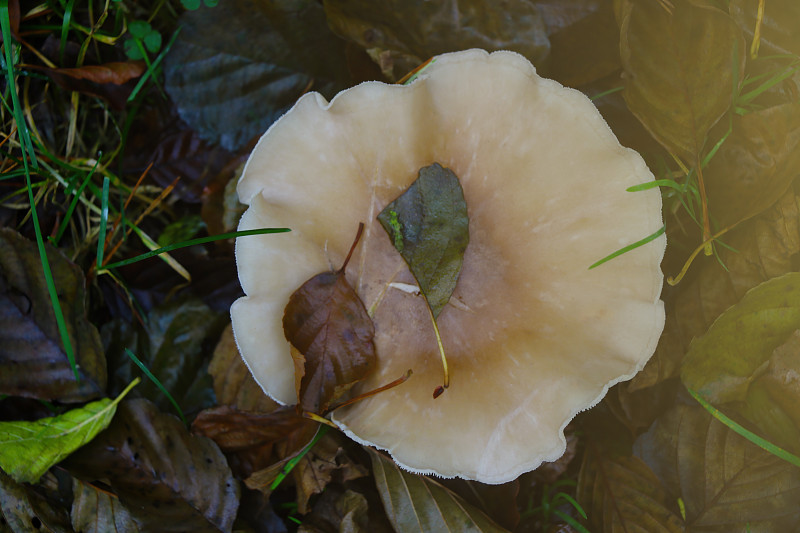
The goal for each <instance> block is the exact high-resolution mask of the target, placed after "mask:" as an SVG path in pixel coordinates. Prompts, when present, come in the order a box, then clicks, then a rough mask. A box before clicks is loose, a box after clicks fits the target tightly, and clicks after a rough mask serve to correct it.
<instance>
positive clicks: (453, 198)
mask: <svg viewBox="0 0 800 533" xmlns="http://www.w3.org/2000/svg"><path fill="white" fill-rule="evenodd" d="M378 221H379V222H380V223H381V226H383V229H385V230H386V233H388V234H389V237H390V238H391V240H392V244H393V245H394V247H395V249H397V251H398V252H400V255H401V256H402V257H403V259H404V260H405V262H406V264H408V268H409V269H410V270H411V273H412V274H413V275H414V278H415V279H416V280H417V283H419V289H420V292H421V293H422V295H423V296H424V297H425V301H426V302H427V304H428V308H429V309H430V311H431V318H432V320H433V327H434V329H435V330H436V338H437V341H438V342H439V350H440V353H441V356H442V364H443V366H444V373H445V378H444V387H443V388H441V387H440V388H437V389H436V392H434V398H436V397H437V396H439V394H441V393H442V392H443V389H446V388H447V387H448V385H449V376H448V372H447V361H446V359H445V355H444V350H443V348H442V345H441V340H440V338H439V331H438V327H437V325H436V318H437V317H438V316H439V313H441V312H442V309H444V306H445V305H447V302H449V301H450V296H452V295H453V291H454V290H455V288H456V283H457V282H458V275H459V274H460V273H461V266H462V264H463V263H464V252H465V251H466V249H467V245H468V244H469V217H468V216H467V202H466V200H464V190H463V189H462V188H461V183H460V182H459V181H458V177H457V176H456V175H455V173H454V172H453V171H452V170H450V169H448V168H445V167H443V166H441V165H440V164H439V163H433V164H432V165H429V166H427V167H423V168H421V169H420V170H419V176H418V177H417V179H416V181H414V183H412V184H411V186H410V187H409V188H408V189H407V190H406V192H404V193H403V194H401V195H400V196H399V197H398V198H397V199H395V200H394V201H393V202H392V203H390V204H389V205H387V206H386V207H385V208H384V209H383V211H381V213H380V214H379V215H378Z"/></svg>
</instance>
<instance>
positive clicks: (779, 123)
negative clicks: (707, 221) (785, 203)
mask: <svg viewBox="0 0 800 533" xmlns="http://www.w3.org/2000/svg"><path fill="white" fill-rule="evenodd" d="M798 169H800V103H798V102H795V103H789V104H783V105H778V106H774V107H769V108H767V109H764V110H761V111H755V112H752V113H748V114H746V115H745V116H743V117H738V116H737V117H735V118H734V121H733V131H732V133H731V135H730V137H728V139H726V140H725V142H724V143H723V145H722V147H721V148H720V150H719V151H718V152H717V154H716V155H715V156H714V158H713V159H712V160H711V162H710V164H709V165H708V169H707V171H706V172H705V180H706V181H705V184H706V191H707V193H708V202H709V210H710V212H711V213H712V214H713V215H714V216H715V217H716V218H717V219H718V221H719V227H720V228H724V227H727V226H730V225H732V224H734V223H737V222H740V221H742V220H745V219H748V218H750V217H752V216H754V215H757V214H759V213H761V212H762V211H764V210H766V209H768V208H769V207H770V206H772V204H774V203H775V202H776V201H777V200H778V199H779V198H780V197H781V196H782V195H783V194H784V193H785V192H786V190H787V189H788V188H789V187H790V185H791V183H792V181H793V180H794V179H795V178H796V177H797V176H798V174H800V170H798Z"/></svg>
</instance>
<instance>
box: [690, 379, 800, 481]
mask: <svg viewBox="0 0 800 533" xmlns="http://www.w3.org/2000/svg"><path fill="white" fill-rule="evenodd" d="M687 390H688V391H689V394H691V395H692V397H693V398H694V399H695V400H697V402H698V403H699V404H700V405H702V406H703V407H704V408H705V410H706V411H708V412H709V413H711V416H713V417H714V418H716V419H717V420H719V421H720V422H722V423H723V424H725V425H726V426H728V427H729V428H731V429H732V430H733V431H735V432H736V433H738V434H739V435H741V436H742V437H744V438H746V439H747V440H749V441H750V442H752V443H753V444H755V445H756V446H758V447H759V448H762V449H764V450H766V451H768V452H769V453H771V454H772V455H775V456H776V457H780V458H781V459H783V460H784V461H786V462H787V463H790V464H793V465H794V466H797V467H800V457H797V456H796V455H794V454H792V453H790V452H787V451H786V450H784V449H783V448H781V447H779V446H776V445H775V444H772V443H771V442H770V441H768V440H766V439H764V438H762V437H759V436H758V435H756V434H755V433H753V432H752V431H750V430H749V429H745V428H744V427H742V426H741V425H740V424H738V423H737V422H736V421H734V420H732V419H731V418H728V417H727V416H725V415H724V414H723V413H722V412H721V411H720V410H719V409H717V408H716V407H714V406H713V405H711V404H710V403H708V402H707V401H706V400H705V399H704V398H703V397H702V396H700V395H699V394H698V393H697V391H694V390H692V389H690V388H688V387H687Z"/></svg>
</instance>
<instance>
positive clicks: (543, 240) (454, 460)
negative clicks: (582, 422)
mask: <svg viewBox="0 0 800 533" xmlns="http://www.w3.org/2000/svg"><path fill="white" fill-rule="evenodd" d="M434 162H438V163H440V164H442V165H443V166H446V167H448V168H450V169H451V170H453V172H455V174H456V175H457V176H458V178H459V179H460V181H461V185H462V187H463V190H464V195H465V198H466V202H467V209H468V213H469V227H470V243H469V246H468V247H467V249H466V252H465V255H464V264H463V267H462V270H461V274H460V277H459V279H458V283H457V285H456V289H455V292H454V293H453V296H452V298H451V300H450V303H448V304H447V306H445V308H444V309H443V310H442V312H441V314H440V315H439V317H438V321H437V322H438V324H439V329H440V331H441V335H442V340H443V344H444V347H445V350H446V353H447V358H448V364H449V366H450V376H451V385H450V388H449V389H448V390H447V391H446V392H445V393H444V394H442V395H441V396H440V397H439V398H437V399H435V400H434V399H433V397H432V393H433V390H434V389H435V388H436V387H437V386H438V385H441V382H442V367H441V360H440V357H439V353H438V350H437V345H436V340H435V336H434V332H433V328H432V326H431V323H430V317H429V315H428V311H427V310H426V308H425V303H424V300H423V299H422V297H420V296H419V295H415V294H413V293H410V292H408V291H406V290H403V285H394V284H415V281H414V278H413V276H412V275H411V273H410V272H409V269H408V267H407V266H406V264H405V263H404V261H403V259H402V258H401V256H400V254H399V253H398V252H397V251H396V250H395V249H394V247H393V246H392V243H391V242H390V239H389V237H388V235H387V234H386V232H385V231H384V230H383V228H382V227H381V226H380V224H379V223H378V221H377V220H376V217H377V215H378V214H379V213H380V212H381V210H382V209H383V208H384V207H385V206H386V205H387V204H389V203H390V202H391V201H392V200H394V199H395V198H397V197H398V196H399V195H400V194H402V193H403V192H404V191H405V190H406V189H407V188H408V187H409V185H410V184H411V183H412V182H413V181H414V180H415V179H416V178H417V174H418V171H419V169H420V168H421V167H424V166H427V165H430V164H432V163H434ZM652 179H653V176H652V174H651V173H650V171H649V170H648V168H647V166H646V165H645V163H644V161H643V160H642V158H641V157H640V156H639V154H637V153H636V152H634V151H633V150H630V149H627V148H624V147H622V146H621V145H620V144H619V142H618V141H617V139H616V137H615V136H614V134H613V133H612V132H611V130H610V128H609V127H608V126H607V124H606V123H605V121H604V120H603V118H602V117H601V116H600V113H599V112H598V111H597V109H596V108H595V107H594V105H593V104H592V103H591V102H590V101H589V99H588V98H586V97H585V96H584V95H583V94H581V93H580V92H578V91H576V90H573V89H569V88H565V87H563V86H561V85H560V84H558V83H557V82H555V81H552V80H547V79H544V78H541V77H539V76H538V75H537V74H536V71H535V69H534V67H533V66H532V65H531V64H530V63H529V62H528V61H527V60H526V59H524V58H523V57H522V56H520V55H518V54H515V53H512V52H495V53H492V54H488V53H486V52H484V51H482V50H468V51H464V52H455V53H451V54H445V55H442V56H439V57H437V58H436V59H435V61H434V62H433V63H432V64H430V65H429V66H428V67H427V68H426V69H425V70H424V71H422V73H421V74H420V75H419V76H418V77H417V79H416V80H414V81H413V82H412V83H410V84H409V85H405V86H400V85H387V84H384V83H380V82H366V83H362V84H361V85H358V86H356V87H353V88H351V89H348V90H346V91H343V92H342V93H340V94H338V95H337V96H336V97H335V98H334V99H333V100H332V101H331V102H330V103H328V102H327V101H326V100H325V99H324V98H323V97H322V96H321V95H319V94H317V93H308V94H306V95H304V96H303V97H302V98H300V99H299V100H298V102H297V103H296V105H295V106H294V107H293V108H292V110H291V111H289V112H288V113H287V114H286V115H284V116H283V117H282V118H281V119H280V120H278V121H277V122H276V123H275V124H273V126H272V127H271V128H270V129H269V130H268V131H267V133H265V134H264V136H263V137H262V138H261V140H260V142H259V143H258V145H257V146H256V148H255V150H254V151H253V153H252V155H251V156H250V159H249V161H248V163H247V165H246V167H245V171H244V174H243V176H242V178H241V180H240V182H239V186H238V193H239V198H240V200H241V201H242V202H243V203H245V204H247V205H249V208H248V209H247V211H246V212H245V214H244V216H243V217H242V220H241V223H240V226H239V229H241V230H246V229H253V228H261V227H289V228H291V229H292V231H291V232H290V233H284V234H272V235H259V236H248V237H243V238H239V239H238V240H237V244H236V260H237V265H238V269H239V277H240V281H241V284H242V288H243V289H244V292H245V293H246V296H245V297H243V298H240V299H239V300H237V301H236V302H235V303H234V305H233V306H232V308H231V315H232V319H233V327H234V332H235V336H236V341H237V344H238V346H239V349H240V351H241V353H242V356H243V358H244V360H245V362H246V363H247V365H248V367H249V368H250V370H251V372H252V373H253V376H254V377H255V379H256V381H257V382H258V383H259V384H260V385H261V387H262V388H263V389H264V391H265V392H266V393H267V394H269V396H271V397H272V398H274V399H275V400H277V401H278V402H281V403H284V404H292V403H296V402H297V397H296V392H295V388H294V383H295V381H294V365H293V361H292V357H291V356H290V345H289V343H288V342H287V341H286V339H285V338H284V334H283V330H282V326H281V320H282V317H283V311H284V307H285V306H286V304H287V302H288V300H289V296H290V295H291V294H292V293H293V292H294V291H295V290H296V289H297V288H298V287H300V285H301V284H303V283H304V282H305V281H306V280H308V279H309V278H311V277H312V276H314V275H316V274H318V273H320V272H323V271H326V270H331V269H337V268H339V266H340V265H341V263H342V261H343V259H344V257H345V255H346V254H347V252H348V250H349V248H350V245H351V244H352V240H353V237H354V235H355V232H356V229H357V226H358V224H359V222H364V223H365V224H366V228H365V232H364V236H363V237H362V240H361V242H360V244H359V245H358V248H357V249H356V252H355V254H354V256H353V259H352V260H351V262H350V264H349V266H348V267H347V278H348V280H349V281H350V283H351V285H352V286H353V287H354V288H355V290H356V291H357V293H358V295H359V296H360V297H361V299H362V301H363V302H364V304H365V306H366V308H367V309H368V310H370V311H371V312H372V313H373V320H374V323H375V330H376V334H375V346H376V349H377V354H378V364H377V370H376V371H375V372H374V373H373V374H371V375H370V376H369V377H368V378H367V379H366V380H365V381H363V382H361V383H360V384H358V385H357V386H356V387H355V388H354V389H353V392H354V394H357V393H360V392H364V391H369V390H372V389H375V388H377V387H379V386H381V385H384V384H386V383H388V382H390V381H392V380H395V379H397V378H398V377H400V376H401V375H403V374H404V373H405V372H406V370H408V369H409V368H410V369H412V370H413V372H414V374H413V376H412V377H411V378H410V379H409V380H408V381H407V382H406V383H404V384H402V385H400V386H398V387H395V388H393V389H390V390H388V391H385V392H381V393H379V394H377V395H375V396H372V397H370V398H367V399H365V400H363V401H359V402H357V403H355V404H353V405H352V406H348V407H345V408H342V409H339V410H337V411H335V412H334V413H333V414H332V420H333V421H334V422H335V423H336V424H337V425H338V426H339V427H340V428H341V429H342V430H343V431H345V432H346V433H347V434H348V435H349V436H351V437H352V438H353V439H355V440H357V441H358V442H361V443H364V444H370V445H374V446H376V447H378V448H381V449H384V450H387V451H388V452H389V453H390V454H391V455H392V457H393V458H394V460H395V461H396V462H397V463H398V464H400V465H401V466H403V467H405V468H407V469H408V470H411V471H414V472H420V473H434V474H437V475H440V476H444V477H454V476H458V477H463V478H466V479H475V480H478V481H482V482H485V483H503V482H506V481H509V480H512V479H514V478H516V477H517V476H519V475H520V474H522V473H524V472H527V471H529V470H532V469H534V468H536V467H537V466H538V465H539V464H540V463H542V462H543V461H552V460H555V459H557V458H558V457H560V456H561V454H562V453H563V452H564V450H565V446H566V441H565V438H564V433H563V432H564V428H565V426H566V425H567V423H568V422H569V421H570V420H571V419H572V418H573V417H574V416H575V415H576V414H577V413H578V412H580V411H582V410H585V409H588V408H589V407H591V406H593V405H595V404H596V403H597V402H599V401H600V400H601V399H602V397H603V396H604V395H605V394H606V392H607V390H608V388H609V387H610V386H611V385H613V384H615V383H617V382H619V381H622V380H626V379H630V378H631V377H632V376H633V375H634V374H636V372H638V371H639V370H640V369H641V368H642V367H643V366H644V364H645V363H646V362H647V360H648V359H649V357H650V356H651V355H652V353H653V351H654V350H655V347H656V344H657V342H658V338H659V336H660V334H661V331H662V329H663V325H664V309H663V303H662V302H661V301H660V300H659V295H660V293H661V286H662V279H663V276H662V273H661V269H660V266H659V265H660V262H661V259H662V257H663V254H664V248H665V246H666V239H665V237H664V236H663V235H661V236H660V237H658V238H656V239H655V240H653V241H651V242H649V243H647V244H645V245H643V246H641V247H638V248H636V249H634V250H632V251H630V252H627V253H625V254H623V255H620V256H618V257H616V258H614V259H613V260H611V261H608V262H606V263H604V264H602V265H600V266H598V267H597V268H594V269H591V270H590V269H589V266H590V265H592V264H593V263H595V262H596V261H598V260H599V259H601V258H603V257H605V256H607V255H608V254H610V253H612V252H614V251H616V250H618V249H619V248H621V247H623V246H626V245H628V244H631V243H633V242H636V241H638V240H640V239H642V238H644V237H646V236H648V235H650V234H652V233H654V232H656V231H657V230H658V229H659V228H661V227H662V218H661V197H660V194H659V192H658V189H650V190H646V191H640V192H627V191H626V190H625V189H626V188H627V187H630V186H632V185H637V184H640V183H643V182H647V181H651V180H652Z"/></svg>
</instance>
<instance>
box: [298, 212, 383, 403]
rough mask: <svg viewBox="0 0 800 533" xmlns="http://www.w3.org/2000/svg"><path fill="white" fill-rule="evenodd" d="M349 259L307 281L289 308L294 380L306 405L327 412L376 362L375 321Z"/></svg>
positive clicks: (359, 233) (300, 399) (356, 240)
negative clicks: (351, 278) (349, 270)
mask: <svg viewBox="0 0 800 533" xmlns="http://www.w3.org/2000/svg"><path fill="white" fill-rule="evenodd" d="M362 229H363V226H362V227H360V228H359V232H358V235H357V236H356V239H355V242H354V243H353V248H355V246H356V244H357V243H358V239H359V237H360V235H361V230H362ZM351 253H352V249H351ZM349 259H350V256H349V255H348V257H347V259H346V260H345V262H344V265H342V268H341V269H339V270H338V271H336V272H323V273H322V274H317V275H316V276H314V277H313V278H311V279H310V280H308V281H306V282H305V283H303V285H301V286H300V288H299V289H297V290H296V291H294V292H293V293H292V295H291V297H290V298H289V303H288V304H287V305H286V310H285V311H284V315H283V331H284V334H285V335H286V340H288V341H289V342H290V343H291V344H292V346H293V347H294V348H295V350H292V357H293V358H294V362H295V385H296V388H297V397H298V399H299V400H298V406H299V408H301V409H302V410H303V411H307V412H311V413H317V414H324V413H326V412H327V411H328V409H329V407H331V403H332V402H333V401H334V400H336V399H337V398H339V397H341V396H342V394H344V393H345V392H346V391H347V390H348V389H349V388H350V387H352V386H353V385H355V384H356V383H357V382H358V381H361V380H362V379H364V378H365V377H366V376H367V375H368V374H369V373H370V372H372V371H373V370H374V368H375V363H376V354H375V345H374V344H373V342H372V338H373V337H374V336H375V326H374V325H373V324H372V319H371V318H370V317H369V315H368V314H367V310H366V309H365V308H364V304H363V302H362V301H361V299H360V298H359V297H358V294H356V291H355V290H353V288H352V287H351V286H350V284H349V283H348V282H347V279H346V277H345V275H344V271H345V268H346V267H347V262H348V260H349Z"/></svg>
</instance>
